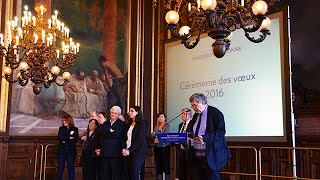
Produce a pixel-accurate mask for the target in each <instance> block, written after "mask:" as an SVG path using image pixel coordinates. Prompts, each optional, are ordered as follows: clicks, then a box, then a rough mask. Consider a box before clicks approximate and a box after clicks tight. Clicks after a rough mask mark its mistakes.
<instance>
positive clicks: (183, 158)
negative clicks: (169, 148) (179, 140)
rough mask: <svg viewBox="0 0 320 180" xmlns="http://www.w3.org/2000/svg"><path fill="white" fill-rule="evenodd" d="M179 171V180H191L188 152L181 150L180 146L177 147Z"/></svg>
mask: <svg viewBox="0 0 320 180" xmlns="http://www.w3.org/2000/svg"><path fill="white" fill-rule="evenodd" d="M177 158H178V160H177V162H178V163H177V165H178V167H177V169H178V173H177V175H178V178H179V180H190V179H191V177H190V169H189V168H188V161H187V150H186V149H180V146H179V147H177Z"/></svg>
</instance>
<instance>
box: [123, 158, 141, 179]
mask: <svg viewBox="0 0 320 180" xmlns="http://www.w3.org/2000/svg"><path fill="white" fill-rule="evenodd" d="M145 159H146V154H135V155H129V157H126V158H124V159H123V160H124V166H123V168H124V172H125V174H126V175H125V176H126V178H125V179H126V180H142V179H143V177H141V168H142V166H143V164H144V161H145Z"/></svg>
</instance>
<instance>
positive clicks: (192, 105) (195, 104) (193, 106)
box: [191, 103, 202, 108]
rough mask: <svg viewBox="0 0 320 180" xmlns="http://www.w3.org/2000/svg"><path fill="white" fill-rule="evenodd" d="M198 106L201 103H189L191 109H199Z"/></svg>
mask: <svg viewBox="0 0 320 180" xmlns="http://www.w3.org/2000/svg"><path fill="white" fill-rule="evenodd" d="M199 105H202V103H191V107H192V108H195V107H199Z"/></svg>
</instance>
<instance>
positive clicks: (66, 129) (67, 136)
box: [57, 115, 79, 180]
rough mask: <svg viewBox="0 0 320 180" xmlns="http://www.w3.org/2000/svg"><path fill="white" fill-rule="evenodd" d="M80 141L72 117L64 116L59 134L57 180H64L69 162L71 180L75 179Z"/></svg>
mask: <svg viewBox="0 0 320 180" xmlns="http://www.w3.org/2000/svg"><path fill="white" fill-rule="evenodd" d="M78 139H79V134H78V128H77V127H75V125H74V122H73V118H72V116H70V115H66V116H64V117H63V118H62V126H61V127H59V132H58V140H59V143H58V146H57V164H58V167H57V180H62V178H63V172H64V166H65V162H67V166H68V175H69V180H74V179H75V161H76V155H77V148H76V143H77V141H78Z"/></svg>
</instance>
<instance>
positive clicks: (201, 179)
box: [190, 157, 221, 180]
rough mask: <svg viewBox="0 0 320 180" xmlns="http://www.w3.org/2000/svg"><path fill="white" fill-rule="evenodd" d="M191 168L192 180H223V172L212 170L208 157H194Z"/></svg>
mask: <svg viewBox="0 0 320 180" xmlns="http://www.w3.org/2000/svg"><path fill="white" fill-rule="evenodd" d="M190 168H192V173H191V179H192V180H205V179H206V180H221V176H220V171H221V170H211V169H210V167H209V165H208V162H207V158H206V157H194V158H193V159H192V161H191V165H190Z"/></svg>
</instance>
